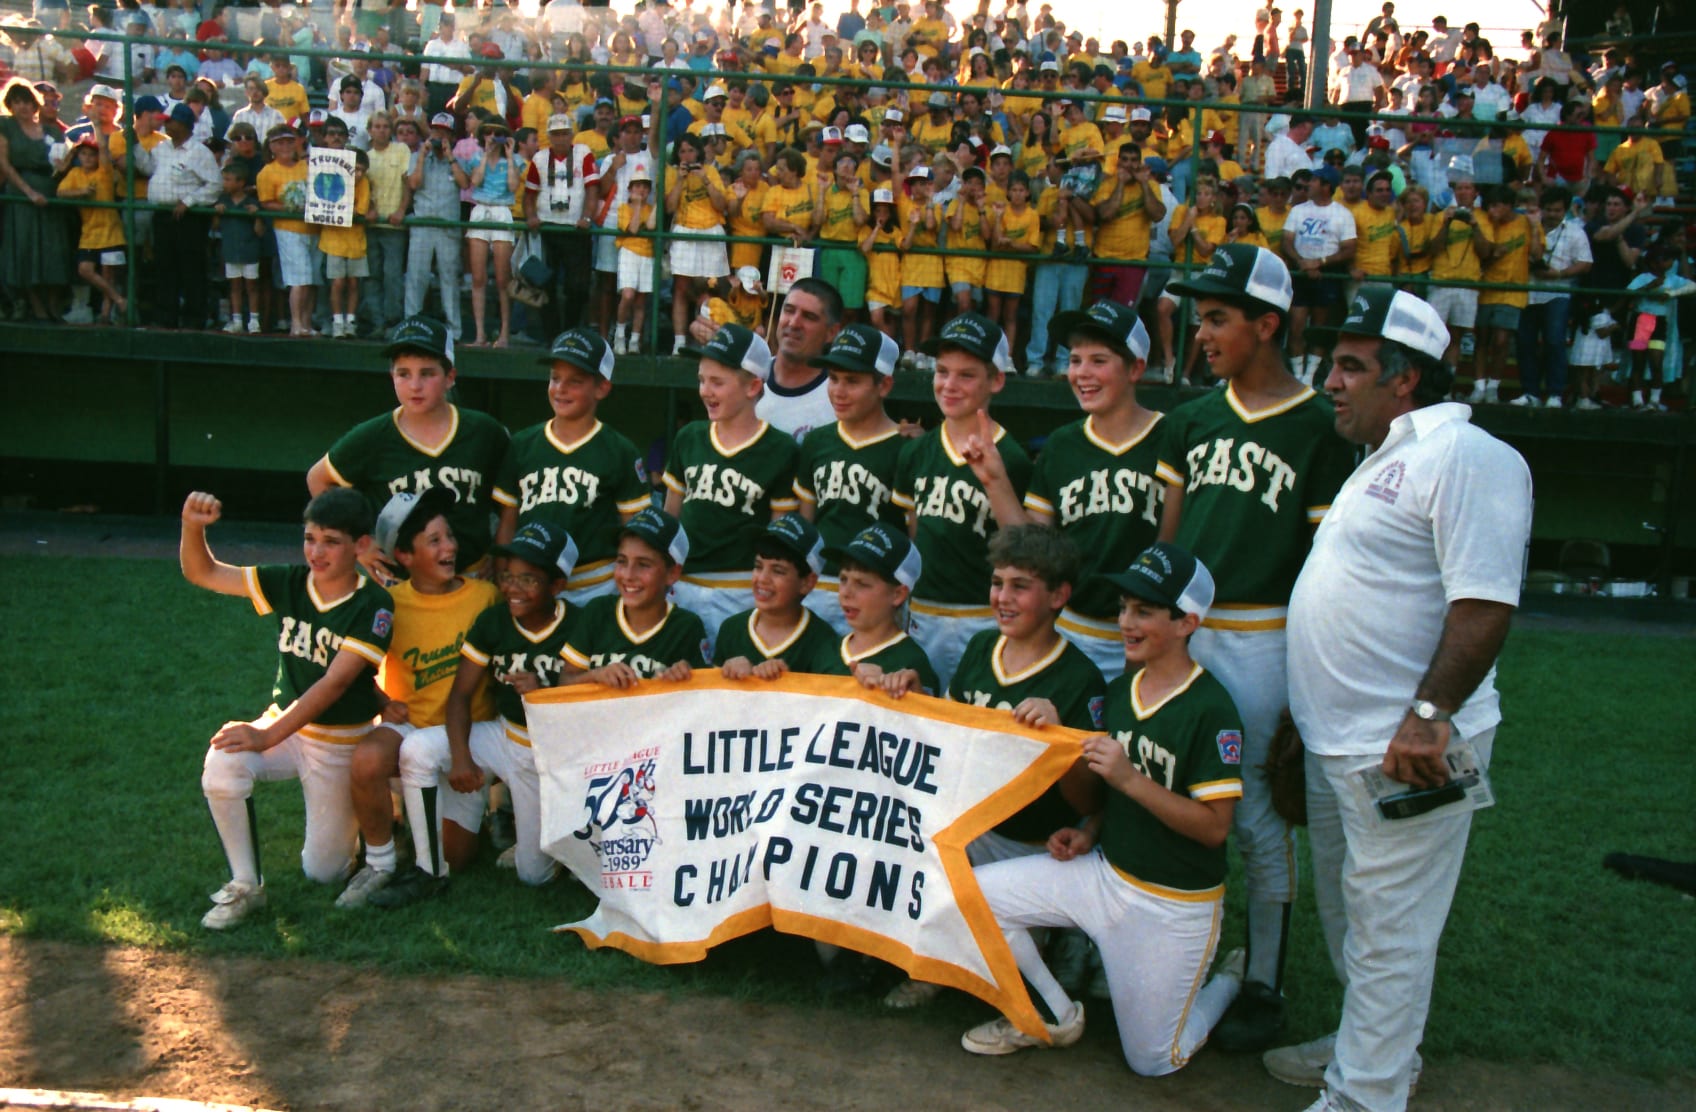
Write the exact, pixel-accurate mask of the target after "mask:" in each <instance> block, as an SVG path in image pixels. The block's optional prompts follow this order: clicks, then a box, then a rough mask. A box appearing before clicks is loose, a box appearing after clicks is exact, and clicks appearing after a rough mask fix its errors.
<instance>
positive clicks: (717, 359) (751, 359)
mask: <svg viewBox="0 0 1696 1112" xmlns="http://www.w3.org/2000/svg"><path fill="white" fill-rule="evenodd" d="M683 354H684V355H687V356H689V357H690V358H692V359H711V360H712V361H713V362H714V363H722V364H724V365H725V366H726V367H734V368H735V369H737V370H739V371H747V372H748V373H749V374H751V375H753V376H754V377H755V378H757V379H759V380H760V381H761V382H764V381H765V380H766V379H768V378H770V377H771V348H769V347H767V346H766V342H765V340H763V339H761V338H760V337H759V336H758V335H756V334H755V333H754V331H753V330H752V329H749V328H744V327H743V326H742V325H740V324H726V325H723V326H721V327H720V328H719V330H718V331H717V332H714V333H713V338H712V339H710V340H708V341H707V342H706V343H705V344H703V345H701V346H700V347H698V348H697V347H686V348H684V349H683Z"/></svg>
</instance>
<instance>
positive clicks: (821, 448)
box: [795, 424, 907, 575]
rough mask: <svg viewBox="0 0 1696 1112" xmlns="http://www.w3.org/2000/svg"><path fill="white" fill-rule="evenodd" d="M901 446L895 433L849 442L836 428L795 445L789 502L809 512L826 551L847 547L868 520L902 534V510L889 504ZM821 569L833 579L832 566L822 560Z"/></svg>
mask: <svg viewBox="0 0 1696 1112" xmlns="http://www.w3.org/2000/svg"><path fill="white" fill-rule="evenodd" d="M905 444H906V441H905V440H904V439H902V436H901V431H900V430H899V429H890V430H889V431H888V432H885V433H882V434H881V435H878V436H874V437H871V438H870V439H868V440H855V439H853V438H852V437H850V436H849V435H848V434H847V433H845V432H843V431H842V426H841V424H832V425H827V426H825V427H824V428H822V429H814V430H813V431H812V432H811V433H809V434H808V436H807V439H805V440H803V441H802V442H801V462H800V465H799V467H798V469H797V474H796V476H795V497H796V498H798V499H800V500H801V503H802V504H803V505H807V506H811V507H813V524H814V525H815V526H816V527H817V528H818V531H819V536H820V537H821V538H822V539H823V540H824V544H825V547H826V548H836V547H840V546H842V545H845V544H847V543H848V542H849V541H851V540H853V539H854V536H855V535H856V534H857V533H859V531H860V530H862V529H864V528H865V527H866V526H868V525H870V524H871V523H872V522H874V521H882V522H886V523H888V524H890V525H893V526H894V527H895V528H897V529H899V530H901V531H903V532H905V531H906V528H907V516H906V511H905V510H903V509H902V508H901V507H900V506H897V505H896V504H895V501H894V493H895V472H896V468H897V467H898V466H899V464H900V462H901V449H902V447H903V446H905ZM824 570H825V574H826V575H835V574H836V561H835V560H829V559H827V560H826V561H825V569H824Z"/></svg>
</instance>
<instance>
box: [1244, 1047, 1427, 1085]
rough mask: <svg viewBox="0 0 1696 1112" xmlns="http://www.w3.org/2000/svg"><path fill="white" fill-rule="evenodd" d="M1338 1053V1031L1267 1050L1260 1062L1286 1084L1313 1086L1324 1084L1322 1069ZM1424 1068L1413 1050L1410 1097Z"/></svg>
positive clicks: (1323, 1070)
mask: <svg viewBox="0 0 1696 1112" xmlns="http://www.w3.org/2000/svg"><path fill="white" fill-rule="evenodd" d="M1336 1053H1337V1033H1336V1032H1335V1031H1332V1032H1331V1033H1330V1034H1329V1035H1325V1036H1324V1037H1322V1038H1317V1039H1314V1040H1313V1041H1312V1042H1304V1043H1301V1044H1300V1045H1297V1046H1280V1047H1277V1048H1275V1049H1273V1050H1268V1051H1267V1052H1266V1053H1265V1054H1262V1055H1261V1056H1260V1064H1261V1065H1263V1066H1265V1067H1266V1072H1267V1073H1269V1074H1271V1075H1272V1076H1273V1077H1275V1078H1277V1079H1278V1080H1279V1081H1282V1082H1284V1083H1285V1084H1286V1085H1303V1086H1306V1087H1308V1088H1312V1089H1323V1088H1324V1087H1325V1070H1326V1068H1327V1067H1329V1066H1330V1064H1331V1059H1332V1058H1334V1057H1335V1056H1336ZM1424 1067H1425V1062H1424V1060H1423V1059H1421V1058H1420V1057H1419V1055H1418V1054H1417V1053H1416V1054H1414V1056H1413V1074H1412V1076H1411V1077H1410V1078H1409V1079H1408V1086H1407V1091H1408V1095H1409V1096H1412V1095H1413V1094H1414V1092H1415V1091H1417V1090H1418V1088H1419V1074H1420V1071H1421V1070H1423V1069H1424Z"/></svg>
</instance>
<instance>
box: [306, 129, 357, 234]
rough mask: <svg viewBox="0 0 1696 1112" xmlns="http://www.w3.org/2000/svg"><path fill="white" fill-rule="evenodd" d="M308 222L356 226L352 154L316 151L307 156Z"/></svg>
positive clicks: (321, 148)
mask: <svg viewBox="0 0 1696 1112" xmlns="http://www.w3.org/2000/svg"><path fill="white" fill-rule="evenodd" d="M305 219H306V222H307V223H308V224H327V225H331V226H334V227H337V228H351V227H352V226H353V152H352V151H351V150H340V151H333V150H330V149H329V148H328V147H313V148H312V150H311V151H310V152H308V154H307V156H306V217H305Z"/></svg>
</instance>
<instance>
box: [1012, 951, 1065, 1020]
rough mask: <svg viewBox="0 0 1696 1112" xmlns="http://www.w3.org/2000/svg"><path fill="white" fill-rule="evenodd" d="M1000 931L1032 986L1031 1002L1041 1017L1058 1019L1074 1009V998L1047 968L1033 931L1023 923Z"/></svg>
mask: <svg viewBox="0 0 1696 1112" xmlns="http://www.w3.org/2000/svg"><path fill="white" fill-rule="evenodd" d="M1001 933H1002V934H1004V935H1006V936H1007V945H1008V947H1009V948H1010V949H1011V950H1012V951H1013V962H1014V964H1016V965H1018V967H1019V973H1020V975H1021V976H1023V977H1024V979H1025V986H1026V987H1027V988H1029V989H1030V990H1031V1003H1033V1004H1035V1005H1036V1010H1037V1012H1038V1013H1039V1014H1040V1015H1041V1016H1042V1021H1043V1022H1044V1023H1049V1024H1054V1023H1059V1022H1060V1017H1061V1016H1063V1015H1065V1014H1066V1013H1067V1012H1070V1011H1071V1010H1072V998H1071V996H1069V995H1068V994H1067V993H1066V990H1065V988H1064V987H1063V986H1062V985H1061V984H1060V982H1059V981H1057V980H1055V979H1054V974H1053V973H1050V972H1049V971H1048V965H1047V964H1046V963H1045V962H1044V961H1043V960H1042V951H1040V950H1038V949H1037V948H1036V940H1035V939H1034V938H1032V937H1031V932H1030V931H1028V930H1025V929H1024V928H1022V927H1005V928H1003V929H1002V931H1001Z"/></svg>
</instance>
